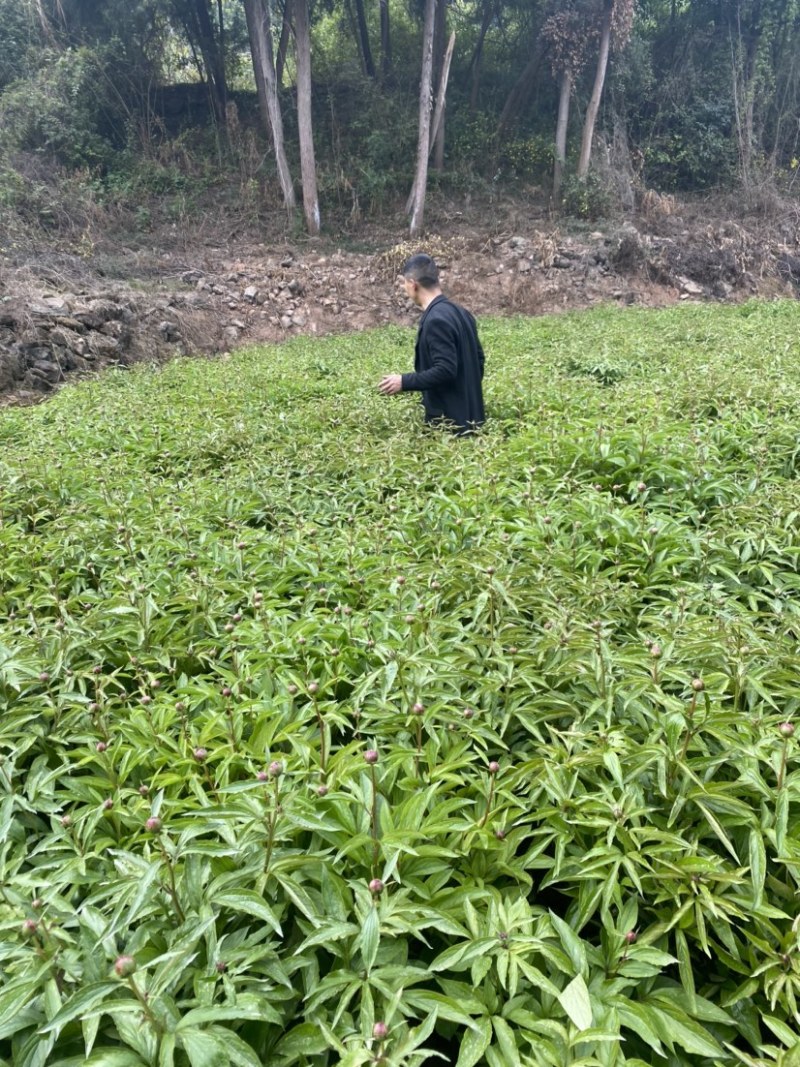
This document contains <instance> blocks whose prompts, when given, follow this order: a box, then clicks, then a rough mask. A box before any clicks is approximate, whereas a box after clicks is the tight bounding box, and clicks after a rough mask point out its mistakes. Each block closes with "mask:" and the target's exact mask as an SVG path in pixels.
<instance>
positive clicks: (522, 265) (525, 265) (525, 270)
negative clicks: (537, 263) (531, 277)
mask: <svg viewBox="0 0 800 1067" xmlns="http://www.w3.org/2000/svg"><path fill="white" fill-rule="evenodd" d="M517 270H518V271H519V273H520V274H530V272H531V261H530V260H529V259H521V260H519V262H518V263H517Z"/></svg>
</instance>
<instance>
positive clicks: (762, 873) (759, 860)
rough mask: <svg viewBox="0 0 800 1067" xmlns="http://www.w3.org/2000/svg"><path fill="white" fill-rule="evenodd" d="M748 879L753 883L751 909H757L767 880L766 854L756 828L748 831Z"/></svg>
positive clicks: (762, 839) (762, 840)
mask: <svg viewBox="0 0 800 1067" xmlns="http://www.w3.org/2000/svg"><path fill="white" fill-rule="evenodd" d="M749 842H750V878H751V880H752V883H753V907H754V908H758V907H760V905H761V900H762V898H763V896H764V883H765V882H766V878H767V853H766V849H765V848H764V838H763V837H762V836H761V832H760V830H759V829H758V828H754V829H752V830H751V831H750V838H749Z"/></svg>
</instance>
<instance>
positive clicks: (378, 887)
mask: <svg viewBox="0 0 800 1067" xmlns="http://www.w3.org/2000/svg"><path fill="white" fill-rule="evenodd" d="M383 890H384V884H383V882H382V881H381V880H380V878H373V879H372V881H371V882H370V883H369V891H370V893H372V894H373V895H374V896H376V897H377V896H379V895H380V894H381V893H382V892H383Z"/></svg>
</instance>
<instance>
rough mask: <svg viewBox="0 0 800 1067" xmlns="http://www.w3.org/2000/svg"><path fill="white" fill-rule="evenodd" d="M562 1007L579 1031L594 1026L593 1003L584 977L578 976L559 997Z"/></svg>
mask: <svg viewBox="0 0 800 1067" xmlns="http://www.w3.org/2000/svg"><path fill="white" fill-rule="evenodd" d="M558 999H559V1001H560V1003H561V1007H562V1008H563V1009H564V1011H565V1012H566V1013H567V1015H568V1016H569V1017H570V1019H571V1020H572V1022H573V1023H574V1024H575V1026H577V1027H578V1029H579V1030H588V1029H589V1027H590V1026H591V1025H592V1002H591V999H590V997H589V990H588V988H587V986H586V982H585V981H584V979H583V976H582V975H580V974H579V975H577V976H576V977H575V978H573V979H572V981H571V982H570V983H569V985H568V986H566V988H564V989H563V990H562V991H561V992H560V993H559V995H558Z"/></svg>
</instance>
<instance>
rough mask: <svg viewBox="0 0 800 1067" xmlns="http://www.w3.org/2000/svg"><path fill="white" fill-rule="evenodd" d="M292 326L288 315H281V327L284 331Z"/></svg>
mask: <svg viewBox="0 0 800 1067" xmlns="http://www.w3.org/2000/svg"><path fill="white" fill-rule="evenodd" d="M291 325H292V320H291V318H290V316H289V315H281V326H282V327H283V329H284V330H288V329H289V328H290V327H291Z"/></svg>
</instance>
